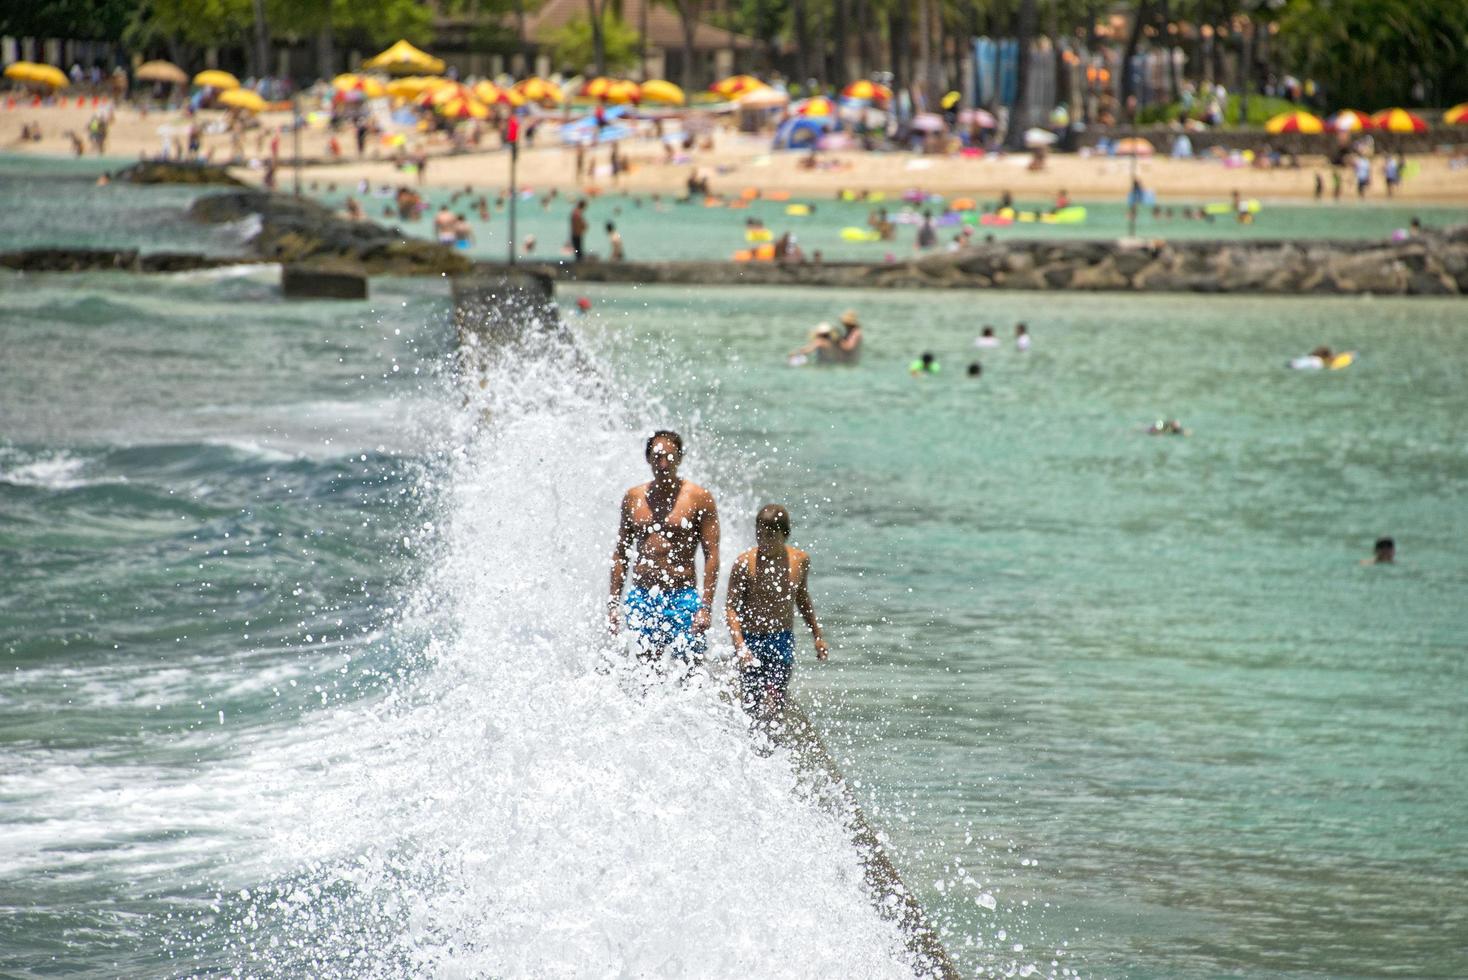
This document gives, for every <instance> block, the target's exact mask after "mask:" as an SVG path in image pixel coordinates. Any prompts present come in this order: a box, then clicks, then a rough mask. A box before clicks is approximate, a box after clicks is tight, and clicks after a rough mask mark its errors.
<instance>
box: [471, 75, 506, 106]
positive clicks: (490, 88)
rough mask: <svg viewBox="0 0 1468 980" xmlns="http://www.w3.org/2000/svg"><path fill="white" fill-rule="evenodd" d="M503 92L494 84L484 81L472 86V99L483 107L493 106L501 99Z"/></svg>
mask: <svg viewBox="0 0 1468 980" xmlns="http://www.w3.org/2000/svg"><path fill="white" fill-rule="evenodd" d="M504 92H505V90H504V89H502V88H500V87H499V86H498V85H496V84H495V83H494V82H491V81H488V80H485V81H482V82H476V83H475V85H474V98H476V99H478V100H479V101H480V102H483V103H484V104H485V105H494V104H495V103H496V102H498V101H499V100H500V99H501V97H503V95H504Z"/></svg>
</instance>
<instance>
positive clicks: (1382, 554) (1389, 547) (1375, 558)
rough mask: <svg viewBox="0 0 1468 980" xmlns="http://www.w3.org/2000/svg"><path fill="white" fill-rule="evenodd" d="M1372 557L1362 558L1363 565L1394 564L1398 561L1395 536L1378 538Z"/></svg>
mask: <svg viewBox="0 0 1468 980" xmlns="http://www.w3.org/2000/svg"><path fill="white" fill-rule="evenodd" d="M1372 551H1373V554H1372V556H1371V557H1370V558H1362V559H1361V564H1363V565H1394V564H1396V561H1397V542H1396V540H1395V539H1393V538H1377V539H1376V544H1375V546H1374V547H1373V548H1372Z"/></svg>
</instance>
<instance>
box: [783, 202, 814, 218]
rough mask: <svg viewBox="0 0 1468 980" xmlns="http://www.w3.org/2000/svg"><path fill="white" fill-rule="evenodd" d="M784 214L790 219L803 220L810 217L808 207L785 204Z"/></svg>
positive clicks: (806, 205)
mask: <svg viewBox="0 0 1468 980" xmlns="http://www.w3.org/2000/svg"><path fill="white" fill-rule="evenodd" d="M785 213H786V214H788V215H790V217H792V218H804V217H807V216H809V215H810V205H809V204H787V205H785Z"/></svg>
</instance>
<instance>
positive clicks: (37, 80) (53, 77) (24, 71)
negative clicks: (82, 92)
mask: <svg viewBox="0 0 1468 980" xmlns="http://www.w3.org/2000/svg"><path fill="white" fill-rule="evenodd" d="M5 76H6V77H7V78H12V79H15V80H16V81H18V82H29V83H30V84H32V85H48V86H50V87H51V88H66V86H68V85H70V84H71V80H70V79H68V78H67V77H66V72H64V71H62V70H61V69H60V68H57V67H55V66H53V65H40V64H36V63H35V62H33V61H16V62H13V63H11V64H10V65H8V66H7V67H6V69H5Z"/></svg>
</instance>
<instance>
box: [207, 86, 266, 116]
mask: <svg viewBox="0 0 1468 980" xmlns="http://www.w3.org/2000/svg"><path fill="white" fill-rule="evenodd" d="M214 103H215V104H216V105H222V106H228V107H229V108H231V109H244V110H245V111H246V112H264V111H265V108H266V103H265V100H264V99H262V98H261V97H260V94H259V93H258V92H253V91H251V90H250V89H247V88H232V89H230V90H229V91H228V92H225V93H223V94H221V95H220V96H219V98H217V99H215V100H214Z"/></svg>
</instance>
